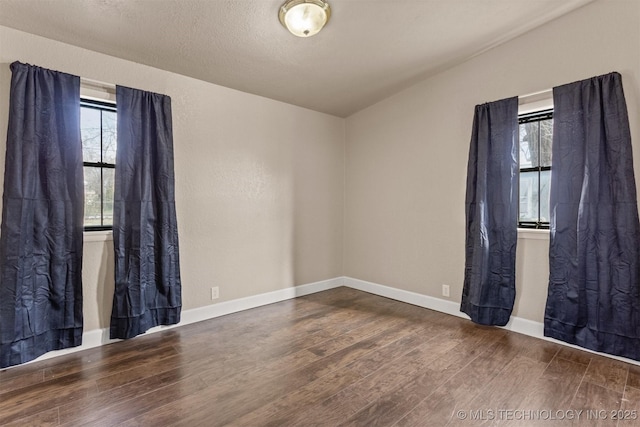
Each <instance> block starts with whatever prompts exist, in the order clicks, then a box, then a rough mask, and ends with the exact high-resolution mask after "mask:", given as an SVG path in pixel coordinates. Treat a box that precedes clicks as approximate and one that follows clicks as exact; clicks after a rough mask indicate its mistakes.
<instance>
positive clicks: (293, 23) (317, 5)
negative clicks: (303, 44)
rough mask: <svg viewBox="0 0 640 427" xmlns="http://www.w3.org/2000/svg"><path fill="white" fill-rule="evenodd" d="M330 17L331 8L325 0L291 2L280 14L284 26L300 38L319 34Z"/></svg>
mask: <svg viewBox="0 0 640 427" xmlns="http://www.w3.org/2000/svg"><path fill="white" fill-rule="evenodd" d="M330 16H331V8H330V7H329V4H328V3H326V2H325V1H323V0H289V1H287V2H286V3H285V4H283V5H282V7H281V8H280V13H279V17H280V22H281V23H282V25H284V26H285V27H286V28H287V29H288V30H289V31H290V32H291V34H293V35H295V36H298V37H311V36H313V35H315V34H318V32H320V30H321V29H322V27H324V26H325V24H326V23H327V21H329V17H330Z"/></svg>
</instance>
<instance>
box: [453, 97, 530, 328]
mask: <svg viewBox="0 0 640 427" xmlns="http://www.w3.org/2000/svg"><path fill="white" fill-rule="evenodd" d="M465 208H466V209H465V213H466V224H467V229H466V248H465V256H466V261H465V271H464V287H463V290H462V304H461V306H460V310H461V311H462V312H464V313H466V314H468V315H469V317H471V320H472V321H473V322H475V323H479V324H482V325H496V326H504V325H506V324H507V322H508V321H509V318H510V316H511V312H512V310H513V302H514V300H515V292H516V291H515V281H516V278H515V259H516V243H517V239H518V228H517V227H518V225H517V224H518V98H516V97H514V98H509V99H504V100H501V101H496V102H491V103H487V104H483V105H477V106H476V108H475V115H474V118H473V130H472V135H471V146H470V149H469V163H468V167H467V195H466V203H465Z"/></svg>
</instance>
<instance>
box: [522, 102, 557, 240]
mask: <svg viewBox="0 0 640 427" xmlns="http://www.w3.org/2000/svg"><path fill="white" fill-rule="evenodd" d="M518 121H519V133H520V144H519V147H520V186H519V191H520V195H519V213H518V226H519V227H524V228H549V190H550V182H551V142H552V139H553V110H546V111H541V112H536V113H531V114H523V115H521V116H519V118H518Z"/></svg>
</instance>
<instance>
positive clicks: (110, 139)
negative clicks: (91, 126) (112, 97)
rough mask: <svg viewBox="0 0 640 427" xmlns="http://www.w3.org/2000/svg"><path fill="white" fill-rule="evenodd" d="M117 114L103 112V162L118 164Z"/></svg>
mask: <svg viewBox="0 0 640 427" xmlns="http://www.w3.org/2000/svg"><path fill="white" fill-rule="evenodd" d="M116 129H117V121H116V112H115V111H103V112H102V161H103V162H105V163H115V162H116Z"/></svg>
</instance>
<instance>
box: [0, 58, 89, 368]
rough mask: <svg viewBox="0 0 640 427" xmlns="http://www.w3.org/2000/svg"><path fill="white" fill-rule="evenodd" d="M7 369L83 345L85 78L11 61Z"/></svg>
mask: <svg viewBox="0 0 640 427" xmlns="http://www.w3.org/2000/svg"><path fill="white" fill-rule="evenodd" d="M11 71H12V76H11V90H10V100H9V126H8V132H7V151H6V161H5V174H4V194H3V199H2V200H3V205H2V228H1V232H0V271H1V274H2V276H1V277H0V280H1V282H0V367H6V366H11V365H17V364H20V363H24V362H27V361H30V360H33V359H35V358H36V357H38V356H40V355H42V354H44V353H46V352H48V351H51V350H59V349H63V348H67V347H74V346H78V345H80V344H81V343H82V232H83V224H82V221H83V209H84V179H83V171H82V142H81V139H80V78H79V77H77V76H72V75H69V74H64V73H60V72H57V71H51V70H47V69H44V68H40V67H35V66H31V65H27V64H21V63H18V62H15V63H13V64H11Z"/></svg>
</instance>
